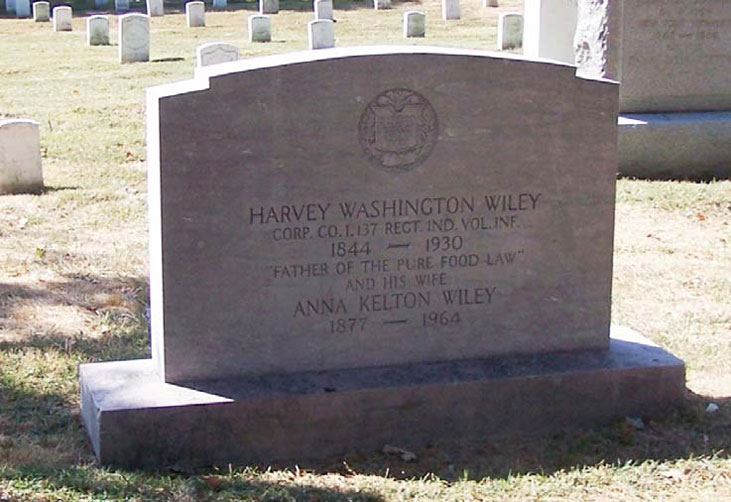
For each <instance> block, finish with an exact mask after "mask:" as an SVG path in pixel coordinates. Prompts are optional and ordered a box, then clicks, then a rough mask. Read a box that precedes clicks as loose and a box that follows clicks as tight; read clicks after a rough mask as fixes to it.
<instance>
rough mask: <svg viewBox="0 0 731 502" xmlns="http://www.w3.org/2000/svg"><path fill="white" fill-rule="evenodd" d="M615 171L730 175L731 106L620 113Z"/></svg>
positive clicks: (662, 176) (642, 175) (702, 176)
mask: <svg viewBox="0 0 731 502" xmlns="http://www.w3.org/2000/svg"><path fill="white" fill-rule="evenodd" d="M619 173H620V174H622V175H624V176H633V177H638V178H653V179H658V178H659V179H687V178H690V179H712V178H716V179H728V178H731V112H698V113H644V114H628V115H623V116H621V117H620V118H619Z"/></svg>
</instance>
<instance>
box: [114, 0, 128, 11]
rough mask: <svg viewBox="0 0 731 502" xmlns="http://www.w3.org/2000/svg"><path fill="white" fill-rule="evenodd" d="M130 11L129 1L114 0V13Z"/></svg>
mask: <svg viewBox="0 0 731 502" xmlns="http://www.w3.org/2000/svg"><path fill="white" fill-rule="evenodd" d="M128 10H129V0H114V11H115V12H125V11H128Z"/></svg>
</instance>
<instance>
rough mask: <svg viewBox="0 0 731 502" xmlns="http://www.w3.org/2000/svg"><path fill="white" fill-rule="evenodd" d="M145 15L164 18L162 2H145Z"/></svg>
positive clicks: (149, 0)
mask: <svg viewBox="0 0 731 502" xmlns="http://www.w3.org/2000/svg"><path fill="white" fill-rule="evenodd" d="M147 15H148V16H150V17H159V16H164V15H165V8H164V7H163V4H162V0H147Z"/></svg>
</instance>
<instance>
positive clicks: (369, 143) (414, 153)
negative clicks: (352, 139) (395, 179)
mask: <svg viewBox="0 0 731 502" xmlns="http://www.w3.org/2000/svg"><path fill="white" fill-rule="evenodd" d="M438 135H439V124H438V121H437V114H436V112H435V111H434V108H433V107H432V105H431V103H429V101H428V100H427V99H426V98H425V97H424V96H422V95H421V94H419V93H418V92H415V91H412V90H409V89H390V90H388V91H385V92H382V93H381V94H379V95H378V96H376V97H375V98H374V99H373V100H372V101H371V102H370V103H369V104H368V106H366V108H365V110H364V111H363V114H362V115H361V117H360V123H359V126H358V136H359V138H358V139H359V141H360V144H361V146H362V147H363V151H364V152H365V154H366V155H367V156H368V158H369V159H370V161H371V162H372V163H373V164H375V165H377V166H378V167H381V168H386V169H389V170H394V171H408V170H411V169H414V168H415V167H417V166H419V165H420V164H421V163H422V162H424V161H425V160H426V159H427V158H428V157H429V155H430V154H431V152H432V150H433V149H434V145H435V144H436V141H437V137H438Z"/></svg>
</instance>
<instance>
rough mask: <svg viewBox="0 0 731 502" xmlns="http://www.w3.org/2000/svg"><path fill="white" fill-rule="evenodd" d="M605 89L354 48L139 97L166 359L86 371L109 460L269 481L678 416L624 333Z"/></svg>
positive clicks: (671, 382) (665, 365) (633, 339)
mask: <svg viewBox="0 0 731 502" xmlns="http://www.w3.org/2000/svg"><path fill="white" fill-rule="evenodd" d="M316 22H320V23H323V22H324V23H327V22H328V21H316ZM486 82H488V83H489V85H486ZM617 87H618V86H617V84H616V83H614V82H611V81H606V80H592V79H585V78H579V77H577V76H576V75H575V68H573V67H570V66H567V65H556V64H551V63H547V62H537V61H530V60H525V59H521V58H519V57H504V58H501V57H496V56H495V55H494V54H491V53H486V52H480V51H468V50H458V49H444V48H429V47H375V48H374V47H353V48H347V49H329V50H321V51H308V52H306V53H290V54H283V55H278V56H271V57H266V58H257V59H250V60H242V61H238V62H235V63H227V64H224V65H214V66H208V67H204V68H201V72H200V73H199V74H198V75H197V78H196V79H194V80H192V81H188V82H179V83H175V84H169V85H165V86H160V87H157V88H153V89H149V90H148V96H147V106H148V109H147V120H146V122H147V127H148V129H147V135H146V137H147V145H148V154H147V159H148V176H149V190H148V193H149V197H150V199H149V209H150V250H151V256H150V273H151V277H150V302H151V326H152V328H151V329H152V359H151V360H135V361H119V362H107V363H96V364H85V365H81V367H80V379H81V389H82V399H81V402H82V417H83V420H84V423H85V426H86V428H87V430H88V432H89V435H90V437H91V442H92V444H93V446H94V450H95V452H96V454H97V456H98V457H99V459H100V461H101V462H102V463H103V464H114V465H119V466H126V467H132V466H136V467H164V466H171V465H175V466H177V467H178V468H181V467H186V466H195V465H210V464H217V465H226V464H228V463H246V462H264V463H267V462H271V461H273V460H274V459H292V460H296V459H302V458H312V457H323V456H333V455H341V454H342V453H343V452H346V451H352V450H354V449H356V450H371V449H372V450H376V449H380V448H382V447H383V445H384V444H399V445H400V446H403V447H406V448H410V447H419V446H423V445H424V444H426V443H428V442H433V441H452V440H459V441H462V440H470V439H476V438H487V437H499V436H507V435H524V434H527V433H530V434H540V433H548V432H555V431H557V430H559V429H561V428H564V427H570V426H579V425H581V426H586V425H589V424H596V423H607V422H609V421H613V420H615V419H618V418H622V419H623V418H624V417H625V416H627V415H637V414H641V415H642V416H653V415H654V414H662V413H663V412H666V411H667V409H668V407H669V406H671V405H673V404H676V403H678V402H680V401H681V400H682V399H683V392H684V385H683V383H684V382H683V377H684V367H683V364H682V362H681V361H679V360H678V359H676V358H674V357H673V356H671V355H669V354H668V353H667V352H665V351H663V350H662V349H660V348H659V347H656V346H654V345H652V344H651V343H650V342H648V341H647V340H646V339H644V338H642V337H641V336H640V335H638V334H636V333H634V332H632V331H631V330H627V329H620V328H614V329H613V330H612V335H611V338H610V300H611V282H612V249H613V224H614V200H615V171H616V139H617V136H616V133H617V122H616V118H617V115H616V111H617V102H618V93H619V91H618V88H617ZM242 89H256V90H257V92H255V93H242V92H241V90H242ZM303 97H305V99H303ZM191 117H195V118H196V120H191ZM212 123H215V124H216V127H211V124H212Z"/></svg>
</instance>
